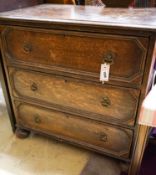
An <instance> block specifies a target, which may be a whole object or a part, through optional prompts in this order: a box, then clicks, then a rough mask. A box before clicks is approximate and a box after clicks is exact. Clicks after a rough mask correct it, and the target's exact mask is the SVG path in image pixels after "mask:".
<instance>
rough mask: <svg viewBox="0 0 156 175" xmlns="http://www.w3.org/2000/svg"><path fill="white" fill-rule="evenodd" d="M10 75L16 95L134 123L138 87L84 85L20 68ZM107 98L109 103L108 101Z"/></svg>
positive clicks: (130, 123) (100, 116) (109, 118)
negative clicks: (135, 88) (136, 88)
mask: <svg viewBox="0 0 156 175" xmlns="http://www.w3.org/2000/svg"><path fill="white" fill-rule="evenodd" d="M11 71H12V70H11ZM10 76H11V77H12V78H11V81H12V88H13V90H14V96H15V97H25V98H32V99H36V100H40V101H44V102H48V103H51V104H53V105H59V106H63V107H66V108H68V109H69V110H73V111H78V112H79V113H80V111H81V113H88V115H90V116H92V117H93V118H95V116H94V115H93V114H99V115H98V119H99V120H101V121H105V120H106V119H107V120H108V121H109V120H110V121H111V120H112V119H114V120H117V121H118V122H122V123H124V124H126V123H127V124H129V125H134V122H135V116H136V110H137V103H138V100H137V99H138V96H139V91H137V90H134V89H126V88H125V89H124V88H117V87H109V86H108V87H107V86H97V85H91V84H86V83H85V84H84V83H83V82H79V81H73V80H72V79H69V78H66V77H64V78H63V77H59V76H49V75H46V74H37V73H36V72H27V71H23V70H19V71H18V70H17V71H16V70H15V71H13V72H12V73H11V74H10ZM105 98H106V99H105ZM109 101H110V104H107V103H109Z"/></svg>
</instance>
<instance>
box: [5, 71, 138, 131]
mask: <svg viewBox="0 0 156 175" xmlns="http://www.w3.org/2000/svg"><path fill="white" fill-rule="evenodd" d="M8 70H9V75H10V77H11V78H10V84H11V86H12V94H13V97H14V98H17V99H24V100H28V101H32V102H35V103H36V104H39V103H41V104H42V105H46V106H49V107H50V108H55V109H58V110H61V111H67V112H70V113H72V114H76V115H79V116H83V117H86V118H90V119H93V120H96V119H97V121H101V122H107V123H114V124H118V125H121V124H122V125H125V127H126V126H127V127H130V128H134V125H135V118H136V117H135V116H136V114H137V106H138V102H139V98H138V97H136V96H135V95H134V94H132V93H131V91H130V90H131V89H130V88H124V87H118V88H121V89H126V90H127V91H129V94H130V95H131V96H132V98H133V99H134V100H135V101H136V108H135V111H134V113H133V116H134V117H133V118H129V120H128V119H127V120H126V119H123V120H119V119H116V118H115V117H114V118H113V117H112V119H110V116H106V115H105V118H104V119H102V117H100V116H103V115H102V114H97V113H93V112H89V111H84V110H80V109H75V108H72V107H70V106H66V107H64V106H61V105H58V104H53V103H50V102H46V101H43V100H41V99H40V100H36V99H35V98H31V97H27V96H23V95H22V94H20V93H19V92H18V91H17V90H16V88H15V86H14V82H13V75H14V73H15V72H16V71H20V70H22V71H25V72H31V71H29V70H23V69H21V68H19V69H14V68H10V69H8ZM32 73H37V72H34V71H32ZM37 74H41V75H49V74H46V73H40V72H38V73H37ZM55 76H57V77H59V78H60V77H61V78H63V77H62V76H58V75H55ZM64 78H65V79H70V80H71V78H68V77H64ZM72 80H73V81H76V82H82V81H81V80H75V79H72ZM83 83H86V84H90V82H83ZM101 86H102V85H101ZM113 87H115V88H116V86H113ZM107 88H112V86H110V85H107ZM139 93H140V92H139ZM130 117H131V116H130ZM95 118H96V119H95ZM125 122H126V123H128V122H129V124H124V123H125Z"/></svg>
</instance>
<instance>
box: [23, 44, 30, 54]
mask: <svg viewBox="0 0 156 175" xmlns="http://www.w3.org/2000/svg"><path fill="white" fill-rule="evenodd" d="M23 50H24V51H25V52H26V53H30V52H31V51H32V45H31V44H30V43H25V44H24V46H23Z"/></svg>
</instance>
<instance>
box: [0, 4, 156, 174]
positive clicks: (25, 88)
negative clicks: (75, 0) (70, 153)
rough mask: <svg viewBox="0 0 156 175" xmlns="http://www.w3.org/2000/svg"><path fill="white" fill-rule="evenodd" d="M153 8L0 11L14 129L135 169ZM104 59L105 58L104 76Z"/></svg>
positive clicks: (142, 132)
mask: <svg viewBox="0 0 156 175" xmlns="http://www.w3.org/2000/svg"><path fill="white" fill-rule="evenodd" d="M121 15H122V18H121ZM134 15H135V16H134ZM145 15H146V17H145ZM153 16H155V17H156V12H155V10H154V9H150V10H146V11H143V10H142V9H138V10H132V9H129V10H128V9H127V10H126V9H116V10H111V9H103V8H97V7H73V6H59V5H58V6H57V5H39V6H35V7H33V8H25V9H24V10H22V11H21V10H15V11H11V12H5V13H1V14H0V24H1V25H2V30H1V31H2V33H1V46H2V54H3V64H4V68H5V74H6V76H7V85H8V87H9V92H8V93H9V95H10V98H11V102H12V107H13V112H14V115H15V120H14V124H15V126H16V128H17V132H18V134H19V133H20V134H21V131H34V132H39V133H43V134H47V135H50V136H52V137H54V138H57V139H62V140H64V141H67V142H70V143H73V144H76V145H79V146H83V147H85V148H88V149H91V150H94V151H96V152H99V153H103V154H106V155H109V156H111V157H114V158H118V159H121V160H124V161H126V162H130V168H129V174H130V175H134V174H136V173H137V172H138V168H139V165H140V162H141V158H142V155H143V152H144V147H145V144H146V140H147V135H148V131H149V128H148V127H144V126H138V124H137V119H138V116H139V111H140V105H141V102H142V100H143V98H144V97H145V95H146V93H147V92H148V89H149V88H150V83H151V78H152V77H151V75H152V70H153V64H154V61H155V54H154V46H155V30H156V25H154V24H155V23H154V22H156V20H155V19H156V18H154V17H153ZM144 17H145V18H144ZM143 18H144V19H143ZM146 18H147V19H146ZM152 20H153V21H152ZM139 22H140V23H139ZM103 63H107V64H109V65H110V75H109V81H107V82H105V83H104V84H102V83H101V82H100V80H99V77H100V68H101V64H103ZM22 133H23V134H24V132H22ZM23 136H24V135H23Z"/></svg>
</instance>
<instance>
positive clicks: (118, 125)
mask: <svg viewBox="0 0 156 175" xmlns="http://www.w3.org/2000/svg"><path fill="white" fill-rule="evenodd" d="M13 101H14V103H15V101H18V102H20V103H26V104H32V105H34V106H39V107H40V108H43V109H48V110H54V111H58V112H62V113H67V114H70V115H73V116H75V117H78V118H83V119H84V120H90V121H93V122H97V123H100V124H107V125H112V126H113V127H115V128H123V129H128V130H132V131H134V130H135V125H133V126H131V125H126V124H124V123H121V122H117V121H115V120H99V119H98V118H97V119H96V118H95V117H92V116H90V115H86V114H84V113H79V112H77V111H76V112H75V110H68V109H67V108H63V107H62V106H59V105H51V104H48V103H44V102H42V101H41V102H40V103H38V102H37V101H36V100H32V99H28V98H17V97H13ZM78 111H79V110H78Z"/></svg>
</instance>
